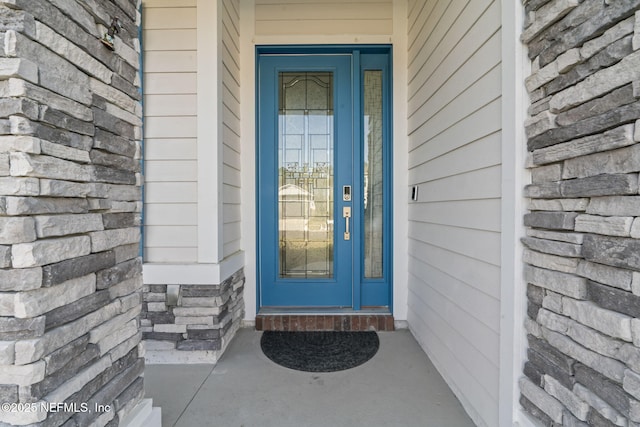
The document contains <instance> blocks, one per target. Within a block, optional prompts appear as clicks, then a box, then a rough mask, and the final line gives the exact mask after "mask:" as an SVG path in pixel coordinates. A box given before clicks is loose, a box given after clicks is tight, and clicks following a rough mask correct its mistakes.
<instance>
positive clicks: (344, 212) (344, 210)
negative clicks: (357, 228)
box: [342, 206, 351, 240]
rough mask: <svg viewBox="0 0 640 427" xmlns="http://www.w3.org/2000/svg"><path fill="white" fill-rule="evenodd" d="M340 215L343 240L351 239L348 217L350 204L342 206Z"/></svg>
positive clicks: (349, 216)
mask: <svg viewBox="0 0 640 427" xmlns="http://www.w3.org/2000/svg"><path fill="white" fill-rule="evenodd" d="M342 216H343V217H344V230H345V231H344V240H351V233H350V232H349V218H351V206H345V207H343V208H342Z"/></svg>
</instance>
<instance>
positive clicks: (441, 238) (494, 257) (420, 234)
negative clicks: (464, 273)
mask: <svg viewBox="0 0 640 427" xmlns="http://www.w3.org/2000/svg"><path fill="white" fill-rule="evenodd" d="M409 230H410V232H409V234H410V235H411V238H413V239H415V240H418V241H422V242H425V243H430V244H433V245H435V246H438V247H440V248H443V249H447V250H449V251H451V252H455V253H458V254H461V255H464V256H467V257H469V258H474V259H477V260H478V261H483V262H486V263H488V264H491V265H496V266H497V265H500V233H496V232H492V231H486V230H474V229H472V228H460V227H450V226H447V225H441V224H429V223H424V222H415V221H414V222H413V223H412V224H411V226H410V228H409ZM416 258H420V256H419V255H416Z"/></svg>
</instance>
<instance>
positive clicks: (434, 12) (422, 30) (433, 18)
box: [409, 0, 451, 81]
mask: <svg viewBox="0 0 640 427" xmlns="http://www.w3.org/2000/svg"><path fill="white" fill-rule="evenodd" d="M425 3H428V4H425V6H424V7H423V8H422V10H421V11H420V15H419V16H418V17H417V19H416V23H415V25H414V26H412V28H411V30H410V31H409V52H413V51H414V50H415V49H416V47H417V49H420V46H422V45H424V44H425V43H426V42H427V40H428V39H429V38H430V37H431V33H432V32H433V31H434V30H435V28H436V26H437V24H438V20H439V19H440V17H441V16H442V14H443V13H444V12H445V11H446V10H447V7H449V4H450V3H451V0H447V1H429V2H425ZM416 59H418V58H416V55H414V56H413V57H411V56H409V69H410V70H411V67H412V65H413V64H414V63H416ZM409 77H410V79H409V81H411V75H409Z"/></svg>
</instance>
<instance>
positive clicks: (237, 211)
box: [222, 203, 242, 224]
mask: <svg viewBox="0 0 640 427" xmlns="http://www.w3.org/2000/svg"><path fill="white" fill-rule="evenodd" d="M241 212H242V209H241V207H240V205H238V204H232V203H225V205H224V209H223V210H222V217H223V218H224V223H225V224H231V223H234V222H238V221H240V218H241Z"/></svg>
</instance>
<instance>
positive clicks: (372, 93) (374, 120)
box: [363, 70, 383, 279]
mask: <svg viewBox="0 0 640 427" xmlns="http://www.w3.org/2000/svg"><path fill="white" fill-rule="evenodd" d="M363 96H364V190H365V191H364V277H365V278H367V279H376V278H381V277H382V272H383V270H382V267H383V265H382V241H383V236H382V212H383V211H382V206H383V205H382V198H383V185H382V184H383V179H382V174H383V170H382V164H383V163H382V161H383V158H382V154H383V153H382V141H383V134H382V132H383V130H382V71H379V70H367V71H365V72H364V90H363Z"/></svg>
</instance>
